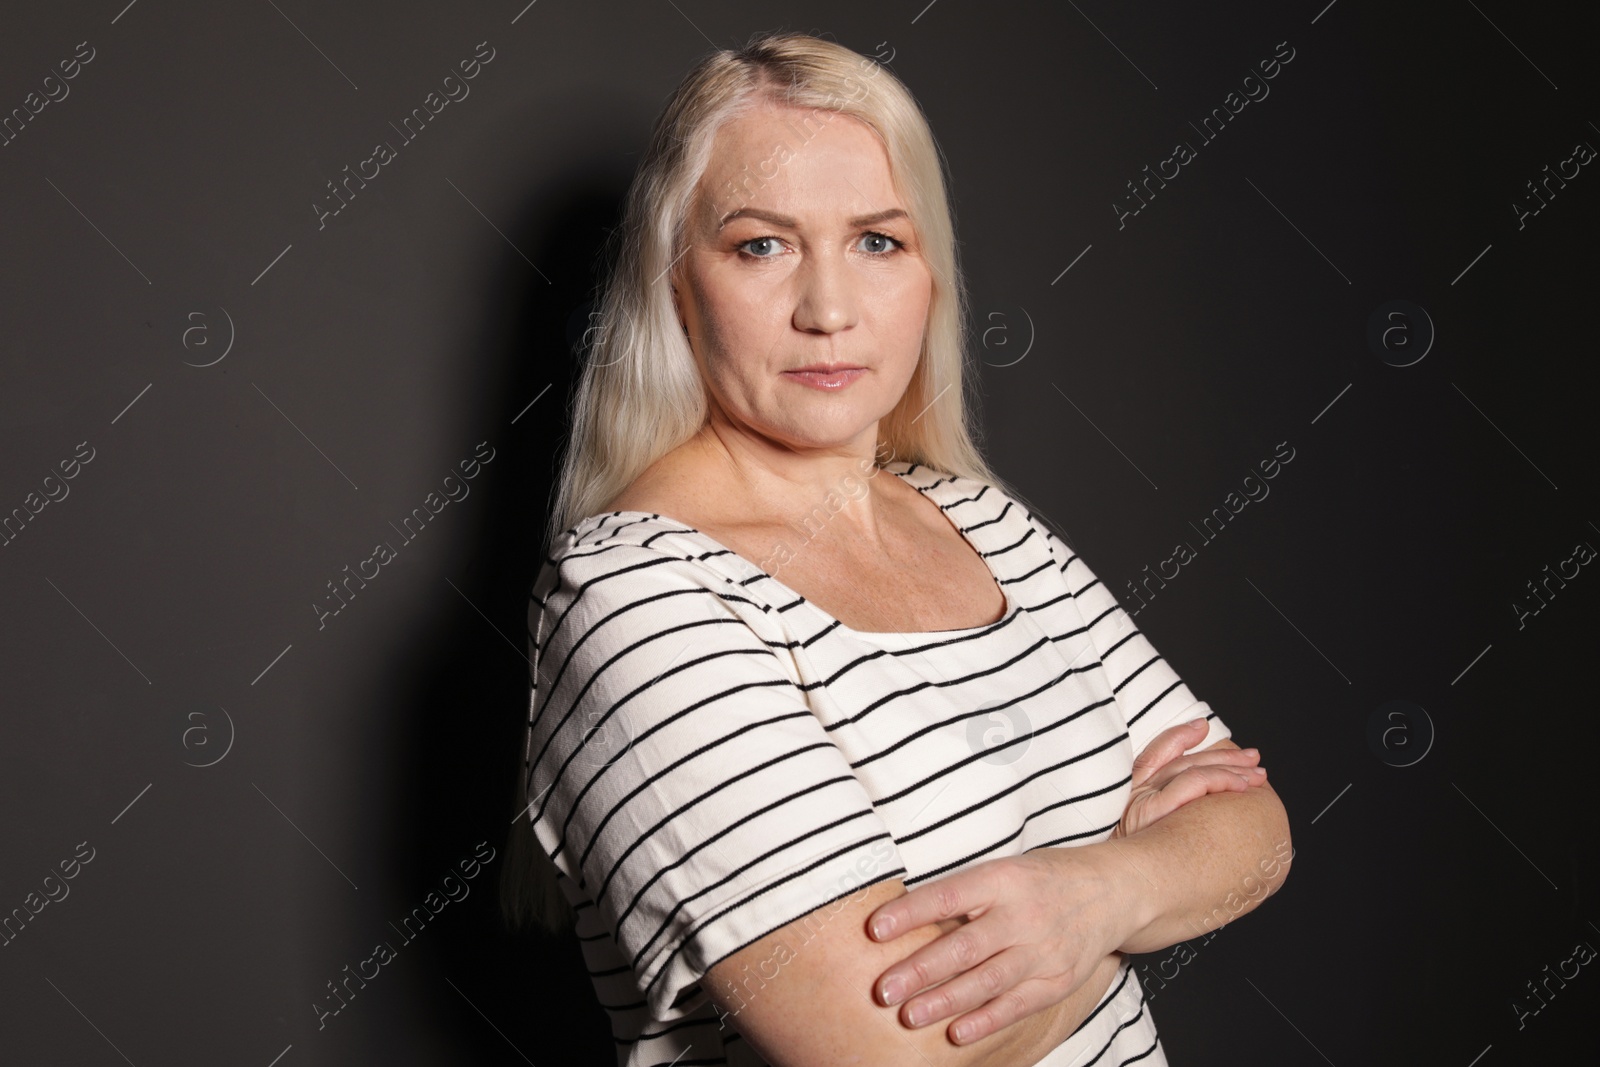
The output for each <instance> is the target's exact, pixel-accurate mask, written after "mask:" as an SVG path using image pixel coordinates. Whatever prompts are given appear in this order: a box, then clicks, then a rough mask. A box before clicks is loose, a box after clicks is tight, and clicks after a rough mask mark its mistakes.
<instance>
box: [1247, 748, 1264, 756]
mask: <svg viewBox="0 0 1600 1067" xmlns="http://www.w3.org/2000/svg"><path fill="white" fill-rule="evenodd" d="M1243 755H1246V756H1259V755H1261V753H1260V751H1258V750H1257V749H1253V748H1247V749H1245V750H1244V752H1243Z"/></svg>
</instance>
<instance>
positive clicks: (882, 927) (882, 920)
mask: <svg viewBox="0 0 1600 1067" xmlns="http://www.w3.org/2000/svg"><path fill="white" fill-rule="evenodd" d="M892 933H894V917H893V916H891V915H880V916H878V917H877V918H876V919H874V920H872V936H873V937H876V938H880V939H881V938H885V937H888V936H889V935H890V934H892Z"/></svg>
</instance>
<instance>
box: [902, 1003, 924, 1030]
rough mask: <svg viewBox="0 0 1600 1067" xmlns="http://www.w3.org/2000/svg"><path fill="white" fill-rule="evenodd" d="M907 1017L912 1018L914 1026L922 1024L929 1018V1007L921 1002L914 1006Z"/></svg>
mask: <svg viewBox="0 0 1600 1067" xmlns="http://www.w3.org/2000/svg"><path fill="white" fill-rule="evenodd" d="M906 1017H907V1018H908V1019H910V1020H911V1025H912V1026H921V1025H922V1024H923V1022H924V1021H926V1020H927V1018H928V1009H927V1008H924V1007H923V1006H922V1005H920V1004H919V1005H917V1006H916V1007H915V1008H912V1009H911V1011H910V1012H908V1013H907V1015H906Z"/></svg>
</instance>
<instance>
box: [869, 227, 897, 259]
mask: <svg viewBox="0 0 1600 1067" xmlns="http://www.w3.org/2000/svg"><path fill="white" fill-rule="evenodd" d="M861 239H862V240H863V241H873V242H881V243H879V244H877V245H876V247H872V248H867V249H864V251H867V252H871V253H872V254H873V255H879V256H881V255H887V254H888V253H890V252H892V251H894V250H895V249H897V248H899V247H900V242H899V241H897V240H895V239H894V238H893V237H890V236H889V235H888V234H886V233H878V232H876V231H874V232H872V233H864V234H862V235H861Z"/></svg>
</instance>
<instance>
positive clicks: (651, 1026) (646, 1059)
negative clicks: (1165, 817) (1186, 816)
mask: <svg viewBox="0 0 1600 1067" xmlns="http://www.w3.org/2000/svg"><path fill="white" fill-rule="evenodd" d="M883 470H886V471H889V472H891V473H893V474H895V475H896V476H897V477H900V478H901V479H903V480H904V481H905V482H906V483H907V484H909V485H911V486H912V487H914V488H916V489H917V490H919V491H920V492H921V493H922V494H923V495H924V496H926V497H927V498H928V499H929V500H931V501H933V502H934V503H935V504H937V505H938V506H939V507H940V508H941V509H943V511H944V513H945V515H946V516H947V517H948V518H949V519H950V521H951V522H952V523H953V524H954V525H955V526H956V527H957V528H958V529H959V530H960V531H961V533H962V535H963V536H964V537H965V538H966V540H967V541H968V542H969V543H970V544H971V545H972V546H973V547H974V548H975V549H976V550H977V551H978V552H979V554H980V555H982V557H983V558H984V560H985V561H986V562H987V563H988V565H989V567H990V569H991V570H992V571H993V572H994V575H995V580H996V582H997V583H998V584H999V585H1000V587H1001V589H1002V590H1003V591H1004V592H1005V595H1006V600H1007V608H1006V611H1005V614H1004V616H1003V617H1002V618H1001V619H1000V620H999V621H998V622H995V623H991V624H989V625H987V626H980V627H975V628H972V629H966V630H944V631H936V632H931V633H901V634H890V633H863V632H859V631H855V630H852V629H850V628H849V627H847V626H845V625H844V624H842V623H841V622H839V621H838V620H837V619H834V618H833V617H831V616H830V615H828V614H827V613H826V612H824V611H822V610H821V609H819V608H818V607H817V606H816V605H814V604H812V603H811V602H810V601H808V600H806V599H805V598H804V597H802V596H800V595H799V594H798V593H796V592H794V591H793V590H792V589H790V588H788V587H787V586H785V585H784V584H783V583H782V582H781V581H780V580H779V579H777V578H774V577H772V576H769V575H768V574H766V573H765V572H764V571H762V570H761V569H760V568H759V567H758V566H756V564H755V563H753V562H751V561H749V560H747V559H745V558H743V557H741V556H739V555H737V554H735V553H734V552H733V551H731V550H729V549H728V548H726V547H724V546H723V545H721V544H718V543H717V542H716V541H714V540H712V539H711V538H710V537H708V536H706V535H705V534H703V533H700V532H699V531H697V530H695V529H693V528H692V527H689V526H686V525H684V524H683V523H680V522H677V521H675V520H673V519H671V518H668V517H663V516H660V515H653V514H647V513H644V512H636V511H622V512H613V513H611V514H608V515H597V516H591V517H590V518H586V519H584V520H583V521H582V522H580V523H578V524H577V526H575V527H573V528H572V529H571V530H568V531H567V532H566V533H565V534H564V535H563V536H562V538H561V539H560V541H559V543H558V544H556V545H555V546H554V547H553V549H552V552H551V557H550V558H549V559H548V560H546V562H545V565H544V568H543V569H542V570H541V572H540V575H539V577H538V580H537V581H536V582H535V584H534V589H533V603H532V605H531V607H530V609H529V623H530V635H531V636H532V638H533V662H534V687H533V692H532V699H531V701H530V710H529V716H530V718H529V731H528V750H527V757H526V771H527V796H528V801H529V815H530V818H531V819H532V822H533V826H534V828H535V832H536V833H537V836H538V839H539V842H540V844H541V845H542V846H543V848H544V849H545V851H546V853H547V854H548V855H549V856H550V857H551V858H552V859H553V861H554V862H555V865H556V867H557V869H558V870H559V871H560V872H561V877H560V884H561V888H562V891H563V892H564V893H565V894H566V897H567V899H568V900H569V901H570V902H571V903H572V904H573V906H574V908H575V909H576V912H577V916H578V926H577V935H578V938H579V940H580V942H581V944H582V947H583V952H584V955H585V957H586V960H587V963H588V968H589V972H590V976H591V977H592V979H593V981H594V986H595V991H596V994H597V995H598V997H599V1000H600V1003H601V1005H602V1006H603V1007H604V1008H605V1009H606V1011H607V1012H608V1013H609V1014H610V1018H611V1024H612V1031H613V1034H614V1036H615V1038H616V1041H617V1058H618V1063H619V1064H621V1065H625V1067H645V1065H666V1064H675V1065H676V1067H688V1065H690V1064H724V1063H725V1064H730V1065H734V1067H742V1065H759V1064H764V1063H765V1061H764V1060H763V1059H762V1058H761V1057H760V1056H759V1055H758V1054H757V1053H756V1051H755V1050H754V1049H753V1048H752V1047H751V1046H750V1045H749V1044H748V1043H747V1042H745V1041H743V1040H742V1039H741V1038H740V1036H739V1034H738V1032H737V1030H736V1029H735V1024H736V1022H737V1020H736V1019H733V1020H732V1021H729V1020H722V1019H719V1017H718V1013H717V1010H716V1007H715V1005H714V1004H713V1003H712V1002H711V1001H710V999H709V997H708V995H707V993H706V992H705V990H704V989H702V988H701V980H702V978H703V977H704V975H705V973H706V971H707V970H708V969H709V968H710V967H711V965H712V964H714V963H716V962H718V961H719V960H721V959H723V958H724V957H726V956H728V955H730V954H731V953H733V952H734V951H736V950H738V949H740V948H742V947H743V946H745V945H748V944H750V943H751V942H753V941H756V940H758V939H759V938H761V937H762V936H764V935H766V934H768V933H771V932H772V931H773V930H776V929H777V928H779V927H782V926H784V925H786V924H788V923H790V922H792V921H794V920H796V919H799V918H801V917H802V916H805V915H808V914H810V913H811V912H814V911H816V910H817V909H818V908H821V907H822V906H823V905H825V904H829V903H831V902H834V901H837V900H839V899H841V898H842V897H845V896H848V895H850V894H851V893H853V892H855V891H857V890H858V889H859V888H860V887H861V886H863V885H865V884H871V883H874V882H878V881H882V880H885V879H890V878H895V877H899V878H901V879H903V880H904V881H905V884H906V885H907V886H908V887H912V888H914V887H916V886H917V885H920V884H922V883H924V882H926V881H928V880H930V879H934V878H937V877H939V876H941V875H944V874H946V873H949V872H951V871H955V870H957V869H959V868H962V867H965V866H968V865H970V864H974V863H977V862H980V861H982V860H986V859H992V858H994V857H998V856H1008V855H1016V854H1019V853H1022V852H1026V851H1029V850H1031V849H1036V848H1044V847H1047V846H1073V845H1082V844H1088V843H1091V842H1097V841H1103V840H1105V839H1106V838H1108V837H1110V835H1111V833H1112V831H1113V830H1114V829H1115V827H1116V825H1117V823H1118V821H1119V820H1120V818H1121V816H1122V813H1123V809H1124V808H1125V807H1126V805H1127V800H1128V792H1129V784H1130V772H1131V770H1132V765H1133V757H1134V755H1135V753H1137V752H1138V751H1140V750H1141V749H1143V748H1144V746H1145V745H1146V744H1147V743H1148V742H1149V741H1150V740H1151V738H1153V737H1154V736H1155V735H1156V734H1157V733H1159V732H1161V731H1162V730H1164V729H1166V728H1167V727H1169V726H1172V725H1175V724H1177V723H1179V722H1184V721H1187V720H1189V719H1194V718H1205V719H1208V720H1209V725H1210V729H1209V730H1208V732H1207V734H1206V736H1205V738H1204V739H1203V740H1202V741H1201V742H1199V743H1198V744H1197V745H1195V746H1194V747H1193V748H1192V749H1191V750H1190V751H1193V750H1195V749H1198V748H1202V747H1206V746H1209V745H1212V744H1214V743H1216V742H1217V741H1218V740H1221V739H1222V738H1225V737H1228V736H1229V735H1230V732H1229V730H1228V728H1227V727H1226V726H1225V725H1224V724H1223V723H1222V720H1221V719H1219V718H1217V717H1216V715H1215V714H1214V713H1213V712H1212V711H1211V709H1210V707H1209V706H1208V705H1207V704H1205V703H1203V702H1200V701H1197V700H1195V698H1194V695H1193V694H1192V693H1191V692H1190V691H1189V689H1188V687H1187V686H1186V685H1184V683H1183V682H1182V681H1181V680H1180V679H1179V678H1178V676H1177V674H1175V673H1174V672H1173V670H1172V668H1171V667H1169V666H1168V665H1167V663H1166V661H1165V660H1164V659H1163V658H1162V657H1161V656H1159V655H1157V653H1156V651H1155V650H1154V649H1153V648H1152V647H1151V645H1150V643H1149V641H1148V640H1146V638H1145V637H1144V635H1143V634H1142V633H1141V632H1140V631H1139V630H1138V629H1137V627H1135V626H1134V624H1133V621H1132V619H1131V618H1130V617H1129V616H1128V614H1127V613H1126V612H1125V611H1123V610H1122V609H1121V608H1120V607H1119V606H1118V605H1117V602H1116V600H1115V598H1114V597H1113V595H1112V593H1111V592H1110V590H1108V589H1107V588H1106V587H1105V586H1104V585H1103V584H1101V582H1100V581H1099V580H1098V579H1097V578H1096V577H1095V576H1094V574H1093V573H1091V571H1090V570H1089V568H1088V566H1087V565H1086V564H1085V563H1084V562H1083V560H1082V559H1080V558H1079V557H1078V556H1077V555H1076V553H1074V552H1073V551H1072V550H1071V549H1070V548H1068V547H1067V546H1066V545H1065V544H1064V543H1063V542H1062V541H1060V540H1059V539H1057V538H1055V537H1054V536H1053V535H1052V534H1051V533H1050V532H1049V530H1047V529H1046V528H1045V526H1044V525H1043V523H1042V522H1040V521H1039V520H1038V519H1036V518H1035V517H1034V516H1033V515H1032V514H1031V513H1030V512H1028V511H1027V510H1026V509H1025V508H1024V507H1023V506H1022V504H1020V503H1019V502H1017V501H1016V500H1013V499H1012V498H1010V497H1009V496H1006V495H1005V494H1003V493H1002V492H1001V491H1000V490H999V489H998V488H996V487H994V486H991V485H988V484H985V483H982V482H976V481H972V480H970V479H966V478H958V477H952V476H950V475H945V474H941V473H940V472H937V471H934V470H930V469H928V468H926V467H921V466H918V465H916V464H911V463H907V462H905V461H896V462H893V463H889V464H887V465H885V466H884V467H883ZM802 550H803V549H802ZM780 574H781V570H780ZM929 579H930V580H937V575H929ZM780 962H781V961H780ZM768 977H770V975H769V976H768ZM751 982H752V983H753V984H752V985H751V986H750V991H751V994H752V995H754V993H755V992H756V991H757V989H758V988H759V985H760V978H759V977H757V976H755V975H754V974H752V976H751ZM1085 1053H1087V1055H1085ZM1134 1061H1138V1062H1139V1063H1140V1064H1141V1067H1152V1065H1160V1064H1164V1063H1165V1062H1166V1061H1165V1058H1164V1056H1163V1055H1162V1051H1161V1049H1160V1047H1159V1042H1158V1040H1157V1037H1156V1030H1155V1025H1154V1023H1153V1022H1152V1020H1151V1018H1150V1013H1149V1011H1148V1010H1147V1009H1146V1008H1145V1005H1144V995H1143V992H1142V990H1141V989H1140V987H1139V981H1138V978H1137V977H1136V976H1135V975H1134V973H1133V971H1132V969H1131V965H1130V964H1129V963H1128V962H1124V964H1123V967H1122V969H1121V971H1120V973H1118V975H1117V976H1116V978H1115V979H1114V980H1113V982H1112V985H1111V987H1110V989H1108V990H1107V992H1106V995H1105V997H1104V998H1103V999H1102V1002H1101V1004H1100V1006H1099V1007H1098V1008H1096V1009H1095V1013H1094V1015H1092V1016H1091V1017H1090V1018H1089V1019H1088V1020H1087V1021H1086V1022H1085V1023H1084V1025H1083V1026H1081V1027H1080V1028H1079V1029H1078V1031H1077V1032H1076V1033H1075V1034H1073V1035H1072V1037H1071V1038H1069V1039H1068V1040H1067V1041H1066V1042H1065V1043H1064V1044H1062V1045H1061V1046H1060V1047H1059V1048H1057V1049H1056V1050H1055V1051H1054V1052H1053V1053H1051V1055H1050V1056H1048V1057H1047V1058H1045V1059H1044V1060H1041V1061H1040V1063H1041V1064H1046V1065H1050V1067H1067V1065H1069V1064H1072V1065H1076V1067H1085V1065H1086V1064H1094V1065H1096V1067H1108V1065H1113V1067H1114V1065H1118V1064H1124V1063H1130V1062H1134Z"/></svg>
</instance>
